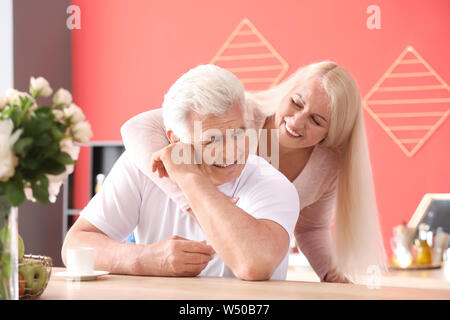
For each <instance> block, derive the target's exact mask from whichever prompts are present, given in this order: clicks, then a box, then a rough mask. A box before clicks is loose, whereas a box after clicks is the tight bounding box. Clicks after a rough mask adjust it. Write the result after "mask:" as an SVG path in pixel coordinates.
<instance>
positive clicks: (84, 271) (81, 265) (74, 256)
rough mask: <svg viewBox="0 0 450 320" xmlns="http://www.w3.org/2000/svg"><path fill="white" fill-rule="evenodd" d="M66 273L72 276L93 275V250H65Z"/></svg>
mask: <svg viewBox="0 0 450 320" xmlns="http://www.w3.org/2000/svg"><path fill="white" fill-rule="evenodd" d="M66 258H67V272H68V273H70V274H73V275H91V274H93V273H94V248H69V249H67V256H66Z"/></svg>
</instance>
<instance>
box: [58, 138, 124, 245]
mask: <svg viewBox="0 0 450 320" xmlns="http://www.w3.org/2000/svg"><path fill="white" fill-rule="evenodd" d="M77 145H79V146H80V147H87V148H89V149H90V165H89V171H88V173H87V174H88V175H89V179H88V181H89V186H87V187H88V188H86V192H88V193H89V199H92V197H93V196H94V195H95V185H96V177H97V175H98V174H100V173H102V174H104V175H105V176H107V175H108V173H109V172H110V171H111V169H112V167H113V166H114V164H115V163H116V161H117V159H119V157H120V156H121V155H122V153H123V152H124V151H125V147H124V146H123V143H122V142H121V141H96V142H90V143H87V144H77ZM73 207H74V175H73V174H71V175H70V176H69V178H68V179H66V181H65V182H64V196H63V230H62V236H63V240H64V238H65V236H66V234H67V231H68V230H69V229H70V227H71V226H72V224H73V223H74V222H75V221H76V219H77V218H78V215H79V214H80V213H81V211H82V210H80V209H73Z"/></svg>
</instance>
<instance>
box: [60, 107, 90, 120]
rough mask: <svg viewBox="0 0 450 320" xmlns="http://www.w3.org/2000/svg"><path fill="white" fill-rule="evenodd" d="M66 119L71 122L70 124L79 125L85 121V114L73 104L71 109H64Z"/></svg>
mask: <svg viewBox="0 0 450 320" xmlns="http://www.w3.org/2000/svg"><path fill="white" fill-rule="evenodd" d="M63 112H64V117H65V118H67V119H69V120H70V123H72V124H77V123H79V122H81V121H84V119H85V117H84V113H83V110H81V108H80V107H78V106H77V105H76V104H74V103H72V104H71V105H70V106H69V107H67V108H64V109H63Z"/></svg>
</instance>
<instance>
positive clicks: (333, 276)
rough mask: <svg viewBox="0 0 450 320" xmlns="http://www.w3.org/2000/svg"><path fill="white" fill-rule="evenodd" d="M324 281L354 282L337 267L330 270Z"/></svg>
mask: <svg viewBox="0 0 450 320" xmlns="http://www.w3.org/2000/svg"><path fill="white" fill-rule="evenodd" d="M322 282H336V283H352V282H351V281H350V280H348V279H347V277H346V276H344V275H343V274H342V273H340V272H339V271H337V270H336V269H335V268H333V269H331V270H330V271H328V273H327V274H326V275H325V277H324V278H323V280H322Z"/></svg>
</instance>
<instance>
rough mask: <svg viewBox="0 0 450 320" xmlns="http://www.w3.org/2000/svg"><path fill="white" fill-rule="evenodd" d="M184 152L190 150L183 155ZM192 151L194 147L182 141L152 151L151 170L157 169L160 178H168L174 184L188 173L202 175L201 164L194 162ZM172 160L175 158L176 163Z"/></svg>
mask: <svg viewBox="0 0 450 320" xmlns="http://www.w3.org/2000/svg"><path fill="white" fill-rule="evenodd" d="M184 152H190V154H187V155H186V157H185V155H184ZM194 152H195V150H194V147H193V146H192V145H190V144H185V143H182V142H176V143H171V144H170V145H168V146H167V147H164V148H162V149H161V150H158V151H156V152H155V153H153V155H152V160H151V162H152V163H151V166H152V172H156V171H158V174H159V177H160V178H163V177H167V178H170V179H171V180H172V181H173V182H174V183H176V184H178V182H179V180H180V179H182V178H184V177H186V176H187V174H188V173H192V174H197V175H203V174H204V170H203V167H202V165H201V164H195V162H194ZM173 157H176V158H177V159H174V158H173ZM185 159H187V161H185ZM174 160H176V163H175V162H174ZM186 162H187V163H186Z"/></svg>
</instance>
